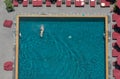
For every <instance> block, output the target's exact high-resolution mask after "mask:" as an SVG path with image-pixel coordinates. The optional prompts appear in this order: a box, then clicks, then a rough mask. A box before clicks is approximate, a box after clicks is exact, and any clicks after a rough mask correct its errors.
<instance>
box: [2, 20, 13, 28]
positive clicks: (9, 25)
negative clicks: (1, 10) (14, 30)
mask: <svg viewBox="0 0 120 79" xmlns="http://www.w3.org/2000/svg"><path fill="white" fill-rule="evenodd" d="M12 24H13V21H12V20H5V21H4V23H3V26H4V27H8V28H11V27H12Z"/></svg>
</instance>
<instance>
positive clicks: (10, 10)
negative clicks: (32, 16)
mask: <svg viewBox="0 0 120 79" xmlns="http://www.w3.org/2000/svg"><path fill="white" fill-rule="evenodd" d="M4 2H5V4H6V10H7V11H8V12H12V11H14V7H13V5H12V2H11V1H10V0H5V1H4Z"/></svg>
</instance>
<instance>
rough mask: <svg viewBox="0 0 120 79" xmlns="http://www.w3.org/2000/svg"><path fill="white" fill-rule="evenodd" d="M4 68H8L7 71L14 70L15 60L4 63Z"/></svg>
mask: <svg viewBox="0 0 120 79" xmlns="http://www.w3.org/2000/svg"><path fill="white" fill-rule="evenodd" d="M4 70H6V71H11V70H13V62H12V61H7V62H5V63H4Z"/></svg>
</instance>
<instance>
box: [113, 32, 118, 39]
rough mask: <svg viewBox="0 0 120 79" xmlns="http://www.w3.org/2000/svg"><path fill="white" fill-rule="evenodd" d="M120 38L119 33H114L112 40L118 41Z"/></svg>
mask: <svg viewBox="0 0 120 79" xmlns="http://www.w3.org/2000/svg"><path fill="white" fill-rule="evenodd" d="M119 37H120V34H119V33H117V32H113V33H112V39H113V40H116V39H117V38H119Z"/></svg>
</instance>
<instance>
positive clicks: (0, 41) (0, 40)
mask: <svg viewBox="0 0 120 79" xmlns="http://www.w3.org/2000/svg"><path fill="white" fill-rule="evenodd" d="M19 14H21V15H34V14H36V15H38V14H42V15H43V14H44V15H45V14H46V15H80V16H82V15H83V14H84V15H85V16H89V15H91V16H96V15H98V16H99V15H102V16H105V15H111V13H110V8H100V5H97V6H96V7H95V8H90V6H89V5H88V4H86V5H85V7H83V8H82V7H78V8H75V7H74V6H71V7H66V6H65V5H62V7H56V6H55V5H52V6H51V7H45V5H43V7H32V5H31V4H30V5H29V6H28V7H22V5H19V7H16V8H15V12H11V13H7V11H6V9H5V4H4V2H3V0H0V15H1V18H0V50H1V52H0V79H14V71H4V70H3V64H4V62H6V61H14V59H15V57H14V56H15V24H13V27H12V28H5V27H3V21H4V20H5V19H10V20H13V21H14V22H15V21H16V16H17V15H19ZM111 23H112V21H110V23H109V24H108V26H111ZM108 31H110V35H109V37H110V40H109V43H108V45H109V48H108V49H109V51H108V52H109V53H108V55H109V59H108V61H109V78H108V79H114V78H113V77H112V69H113V66H112V62H113V61H115V59H114V58H112V56H111V54H112V53H111V51H112V47H111V46H112V45H111V43H112V42H113V41H112V39H111V33H112V31H113V30H112V28H111V27H109V28H108Z"/></svg>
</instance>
